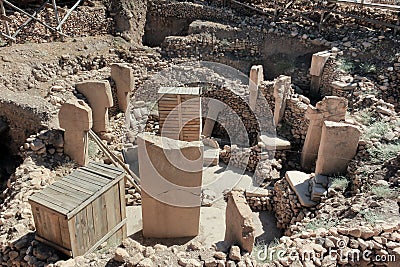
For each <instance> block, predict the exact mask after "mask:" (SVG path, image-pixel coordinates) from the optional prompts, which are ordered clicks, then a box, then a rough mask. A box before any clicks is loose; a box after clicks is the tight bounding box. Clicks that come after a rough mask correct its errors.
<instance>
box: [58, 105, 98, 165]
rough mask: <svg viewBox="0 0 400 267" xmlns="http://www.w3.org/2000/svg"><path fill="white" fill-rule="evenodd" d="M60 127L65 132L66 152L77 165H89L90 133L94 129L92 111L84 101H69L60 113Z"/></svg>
mask: <svg viewBox="0 0 400 267" xmlns="http://www.w3.org/2000/svg"><path fill="white" fill-rule="evenodd" d="M58 120H59V123H60V127H61V128H63V129H64V130H65V132H64V151H65V153H66V154H67V155H69V156H70V157H71V159H73V160H74V161H75V162H76V163H78V164H79V165H81V166H84V165H86V164H87V163H88V161H89V160H88V144H89V143H88V131H89V130H90V129H91V128H92V125H93V119H92V109H91V108H90V107H89V106H88V105H87V104H86V103H85V102H84V101H83V100H77V99H71V100H68V101H67V102H66V103H64V104H63V105H62V106H61V108H60V111H59V112H58Z"/></svg>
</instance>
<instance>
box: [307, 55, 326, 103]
mask: <svg viewBox="0 0 400 267" xmlns="http://www.w3.org/2000/svg"><path fill="white" fill-rule="evenodd" d="M330 56H331V53H329V52H328V51H321V52H318V53H315V54H314V55H313V56H312V60H311V68H310V75H311V84H310V94H311V96H313V97H317V96H318V95H319V88H320V86H321V78H322V73H323V71H324V67H325V64H326V62H327V61H328V59H329V57H330Z"/></svg>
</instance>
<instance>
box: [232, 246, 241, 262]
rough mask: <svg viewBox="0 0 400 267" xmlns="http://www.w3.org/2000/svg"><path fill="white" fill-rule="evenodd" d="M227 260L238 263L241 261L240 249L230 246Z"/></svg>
mask: <svg viewBox="0 0 400 267" xmlns="http://www.w3.org/2000/svg"><path fill="white" fill-rule="evenodd" d="M229 258H230V259H231V260H233V261H240V260H241V259H242V255H240V248H239V247H238V246H232V247H231V250H230V251H229Z"/></svg>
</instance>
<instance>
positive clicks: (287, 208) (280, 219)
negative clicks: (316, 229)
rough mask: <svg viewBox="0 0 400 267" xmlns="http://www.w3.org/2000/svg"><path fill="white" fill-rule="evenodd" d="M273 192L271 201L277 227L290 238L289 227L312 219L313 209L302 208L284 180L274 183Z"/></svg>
mask: <svg viewBox="0 0 400 267" xmlns="http://www.w3.org/2000/svg"><path fill="white" fill-rule="evenodd" d="M274 191H275V194H274V198H273V199H274V203H275V204H274V211H275V217H276V219H277V227H278V228H280V229H284V230H286V232H285V235H289V236H290V235H291V230H290V226H291V225H294V224H296V222H300V221H302V220H303V219H304V218H305V217H313V212H314V211H315V208H305V207H303V206H302V205H301V204H300V201H299V200H298V197H297V196H296V193H295V192H294V191H293V190H292V189H291V188H290V185H289V183H288V182H287V181H286V179H282V180H280V181H278V182H276V183H275V185H274Z"/></svg>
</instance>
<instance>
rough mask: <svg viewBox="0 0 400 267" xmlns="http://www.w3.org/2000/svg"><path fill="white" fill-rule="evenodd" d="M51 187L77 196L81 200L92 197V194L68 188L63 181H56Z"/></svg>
mask: <svg viewBox="0 0 400 267" xmlns="http://www.w3.org/2000/svg"><path fill="white" fill-rule="evenodd" d="M51 187H52V188H53V189H54V190H57V191H60V192H63V193H64V194H66V195H68V196H71V197H75V198H77V199H79V200H80V201H81V202H82V201H85V200H86V199H88V198H89V197H90V194H86V193H83V192H81V191H78V190H73V189H72V188H68V187H66V186H65V185H63V184H61V183H57V182H56V183H54V184H52V185H51Z"/></svg>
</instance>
